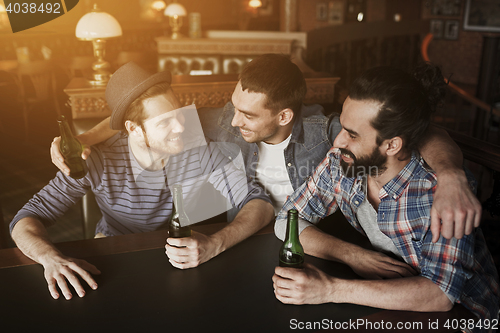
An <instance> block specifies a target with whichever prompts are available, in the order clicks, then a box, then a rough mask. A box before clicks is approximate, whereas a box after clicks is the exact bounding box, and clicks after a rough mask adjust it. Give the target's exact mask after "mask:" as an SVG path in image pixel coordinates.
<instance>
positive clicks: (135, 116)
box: [123, 82, 171, 131]
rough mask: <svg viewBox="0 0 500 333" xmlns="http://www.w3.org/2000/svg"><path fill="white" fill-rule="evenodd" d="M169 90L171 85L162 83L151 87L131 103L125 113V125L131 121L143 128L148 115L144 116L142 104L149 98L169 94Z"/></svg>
mask: <svg viewBox="0 0 500 333" xmlns="http://www.w3.org/2000/svg"><path fill="white" fill-rule="evenodd" d="M168 89H171V87H170V83H168V82H160V83H157V84H155V85H154V86H151V87H150V88H149V89H148V90H146V91H145V92H143V93H142V94H141V95H139V97H137V98H136V99H135V100H134V101H133V102H132V103H130V105H129V107H128V108H127V110H126V111H125V114H124V116H123V123H125V122H126V121H127V120H130V121H133V122H134V123H136V124H137V125H138V126H142V125H143V124H144V120H145V119H146V115H145V114H144V105H143V103H142V102H143V101H144V100H146V99H148V98H152V97H156V96H159V95H162V94H165V93H167V91H168ZM125 131H126V130H125Z"/></svg>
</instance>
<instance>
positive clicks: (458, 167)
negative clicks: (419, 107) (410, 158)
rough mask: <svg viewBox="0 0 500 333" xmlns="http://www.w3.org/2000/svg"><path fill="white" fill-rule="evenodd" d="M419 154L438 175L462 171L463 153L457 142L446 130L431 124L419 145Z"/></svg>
mask: <svg viewBox="0 0 500 333" xmlns="http://www.w3.org/2000/svg"><path fill="white" fill-rule="evenodd" d="M419 150H420V155H422V157H423V158H424V160H425V161H426V162H427V164H429V166H430V167H431V168H432V169H433V170H434V171H435V172H436V174H437V175H438V178H439V176H441V175H445V174H449V173H453V174H463V175H464V177H465V174H464V173H463V169H462V164H463V155H462V151H461V150H460V148H459V147H458V146H457V144H456V143H455V142H454V141H453V140H452V139H451V138H450V136H449V135H448V133H446V131H444V130H442V129H439V128H437V127H434V126H431V127H430V128H429V133H428V135H427V136H426V138H425V140H424V141H423V142H422V143H421V145H420V149H419Z"/></svg>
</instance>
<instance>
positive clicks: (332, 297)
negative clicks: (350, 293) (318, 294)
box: [326, 276, 346, 303]
mask: <svg viewBox="0 0 500 333" xmlns="http://www.w3.org/2000/svg"><path fill="white" fill-rule="evenodd" d="M344 284H345V280H342V279H339V278H336V277H333V276H330V277H329V279H328V286H327V290H326V291H327V292H326V295H328V299H327V302H332V303H345V297H344V296H343V295H342V293H343V292H344V290H345V287H346V286H344Z"/></svg>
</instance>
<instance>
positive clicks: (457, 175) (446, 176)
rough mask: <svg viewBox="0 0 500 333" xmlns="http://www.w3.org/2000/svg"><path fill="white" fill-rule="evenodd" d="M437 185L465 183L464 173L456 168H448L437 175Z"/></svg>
mask: <svg viewBox="0 0 500 333" xmlns="http://www.w3.org/2000/svg"><path fill="white" fill-rule="evenodd" d="M437 178H438V183H439V182H441V183H444V182H457V181H465V182H466V181H467V177H466V176H465V171H464V170H463V169H458V168H448V169H446V170H444V171H442V172H441V173H439V174H437Z"/></svg>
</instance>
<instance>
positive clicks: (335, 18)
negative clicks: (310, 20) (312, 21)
mask: <svg viewBox="0 0 500 333" xmlns="http://www.w3.org/2000/svg"><path fill="white" fill-rule="evenodd" d="M328 23H330V24H342V23H344V3H343V2H342V1H339V0H336V1H330V2H328Z"/></svg>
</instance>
